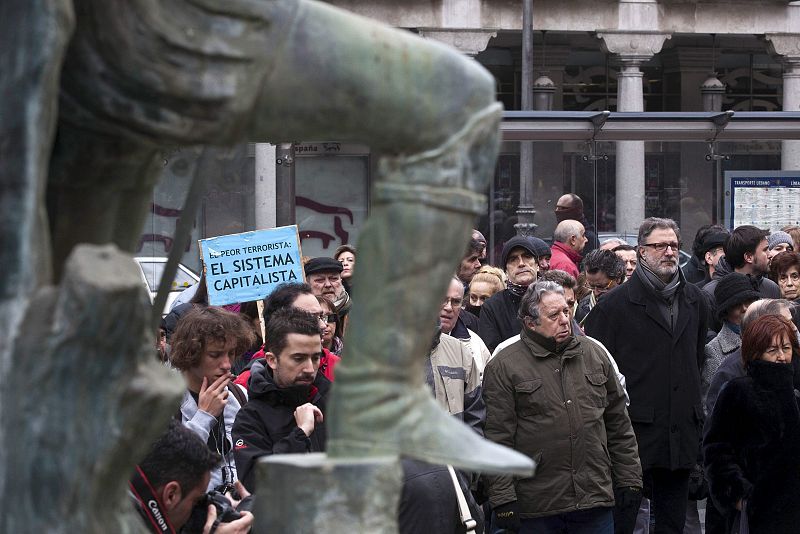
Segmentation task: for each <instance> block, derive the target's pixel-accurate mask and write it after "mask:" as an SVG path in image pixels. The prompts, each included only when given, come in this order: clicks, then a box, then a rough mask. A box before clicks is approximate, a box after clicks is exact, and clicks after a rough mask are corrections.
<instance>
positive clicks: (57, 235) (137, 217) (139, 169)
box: [47, 121, 160, 280]
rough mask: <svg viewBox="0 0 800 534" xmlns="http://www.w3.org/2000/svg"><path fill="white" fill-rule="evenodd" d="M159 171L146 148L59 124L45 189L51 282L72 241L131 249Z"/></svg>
mask: <svg viewBox="0 0 800 534" xmlns="http://www.w3.org/2000/svg"><path fill="white" fill-rule="evenodd" d="M159 168H160V159H159V158H158V151H157V150H156V149H154V148H153V147H151V146H143V145H140V144H137V143H136V142H134V141H132V140H130V139H124V138H122V137H119V136H111V135H108V134H97V133H94V132H92V131H90V130H86V129H83V128H75V127H73V126H71V125H70V124H68V123H65V122H63V121H62V122H61V123H60V124H59V128H58V134H57V137H56V142H55V146H54V150H53V155H52V157H51V161H50V178H49V182H48V186H47V204H48V215H49V218H50V234H51V236H52V248H53V270H54V273H55V276H56V280H59V279H60V278H61V273H62V270H63V267H64V262H65V261H66V259H67V256H68V255H69V253H70V252H71V251H72V249H73V247H74V246H75V245H76V244H78V243H93V244H103V243H114V244H115V245H117V246H118V247H119V248H120V249H121V250H124V251H127V252H133V251H134V250H135V247H136V245H137V243H138V242H139V237H140V235H141V231H142V227H143V225H144V220H145V218H146V217H147V207H148V206H149V204H150V202H152V198H153V197H152V193H153V187H154V186H155V183H156V180H157V178H158V177H159Z"/></svg>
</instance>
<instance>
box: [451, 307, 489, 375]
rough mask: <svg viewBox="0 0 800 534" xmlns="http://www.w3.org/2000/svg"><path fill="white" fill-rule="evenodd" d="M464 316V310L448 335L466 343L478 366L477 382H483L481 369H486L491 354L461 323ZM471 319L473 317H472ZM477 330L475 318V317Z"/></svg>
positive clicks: (471, 330) (476, 335)
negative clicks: (478, 376)
mask: <svg viewBox="0 0 800 534" xmlns="http://www.w3.org/2000/svg"><path fill="white" fill-rule="evenodd" d="M466 313H467V314H468V315H472V314H471V313H469V312H466ZM464 314H465V311H464V310H461V313H459V316H458V321H456V325H455V327H453V330H452V331H451V332H450V335H451V336H452V337H454V338H456V339H458V340H459V341H461V342H463V343H466V344H467V346H468V347H469V350H470V352H471V353H472V357H473V358H475V363H476V364H477V366H478V374H479V375H480V380H479V382H483V369H484V368H485V367H486V363H487V362H488V361H489V358H491V357H492V353H491V352H489V349H488V348H487V347H486V344H485V343H484V342H483V340H482V339H481V336H479V335H478V334H477V333H475V331H474V330H473V329H472V328H469V327H468V326H467V325H466V324H465V323H464V322H462V321H461V316H462V315H464ZM472 317H475V316H474V315H472ZM475 319H476V321H475V323H476V325H475V328H477V319H478V318H477V317H475Z"/></svg>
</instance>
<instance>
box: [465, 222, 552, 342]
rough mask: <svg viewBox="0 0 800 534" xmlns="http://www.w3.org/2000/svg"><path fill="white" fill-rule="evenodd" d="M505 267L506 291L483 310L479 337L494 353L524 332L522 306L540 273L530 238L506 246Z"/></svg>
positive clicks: (509, 242)
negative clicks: (521, 302)
mask: <svg viewBox="0 0 800 534" xmlns="http://www.w3.org/2000/svg"><path fill="white" fill-rule="evenodd" d="M502 262H503V263H502V265H503V267H505V270H506V275H507V276H508V281H507V282H506V289H505V290H503V291H500V292H499V293H495V294H494V295H492V297H491V298H489V299H488V300H487V301H486V302H484V303H483V307H482V308H481V315H480V321H479V323H478V335H480V337H481V339H483V342H484V343H486V346H487V347H488V348H489V351H490V352H492V351H494V349H495V348H496V347H497V345H499V344H500V343H502V342H503V341H505V340H506V339H508V338H510V337H512V336H516V335H517V334H519V332H520V330H521V329H522V322H521V321H520V320H519V318H518V317H517V312H518V310H519V303H520V301H521V300H522V296H523V295H524V294H525V290H526V289H528V286H529V285H531V284H535V283H536V279H537V277H538V273H539V265H538V262H537V256H536V250H535V248H534V244H533V242H532V241H531V240H530V239H528V238H527V237H522V236H516V237H512V238H511V239H509V240H508V241H506V244H505V245H504V246H503V254H502Z"/></svg>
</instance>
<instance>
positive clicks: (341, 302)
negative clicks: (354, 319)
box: [303, 257, 353, 325]
mask: <svg viewBox="0 0 800 534" xmlns="http://www.w3.org/2000/svg"><path fill="white" fill-rule="evenodd" d="M303 269H304V271H305V273H306V280H307V281H308V284H309V285H310V286H311V289H312V290H313V291H314V294H315V295H322V296H323V297H328V298H329V299H331V300H332V301H333V305H334V306H336V313H338V314H339V318H340V319H341V320H342V321H343V322H344V324H345V325H346V324H347V319H346V316H347V314H348V312H349V311H350V308H351V307H352V305H353V303H352V300H351V299H350V294H349V293H348V292H347V290H346V289H345V288H344V284H343V283H342V269H344V267H342V264H341V263H340V262H339V261H338V260H335V259H333V258H325V257H319V258H311V259H310V260H308V261H307V262H306V264H305V266H304V267H303Z"/></svg>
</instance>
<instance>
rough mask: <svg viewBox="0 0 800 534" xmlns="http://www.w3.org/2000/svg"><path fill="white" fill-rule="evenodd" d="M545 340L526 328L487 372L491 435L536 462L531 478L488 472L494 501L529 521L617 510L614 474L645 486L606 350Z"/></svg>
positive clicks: (620, 481)
mask: <svg viewBox="0 0 800 534" xmlns="http://www.w3.org/2000/svg"><path fill="white" fill-rule="evenodd" d="M545 344H546V343H543V341H542V340H541V338H537V337H534V335H532V334H531V333H530V332H529V331H528V330H523V332H522V334H521V337H520V340H519V341H517V342H516V343H513V344H511V345H509V346H507V347H506V348H504V349H503V350H501V351H500V352H499V353H498V354H497V355H496V356H495V357H493V358H492V359H491V360H489V364H488V365H487V366H486V370H485V373H484V400H485V401H486V408H487V415H486V430H485V436H486V438H487V439H490V440H492V441H494V442H496V443H500V444H502V445H505V446H507V447H511V448H513V449H515V450H517V451H519V452H521V453H523V454H525V455H527V456H529V457H531V458H533V459H534V460H535V461H536V462H537V464H538V465H537V468H536V475H535V476H533V477H529V478H522V479H517V480H514V479H513V478H512V477H510V476H497V477H488V478H489V500H490V502H491V504H492V506H494V507H497V506H500V505H503V504H505V503H508V502H511V501H517V505H518V506H519V510H520V517H521V518H523V519H525V518H533V517H541V516H547V515H554V514H560V513H566V512H572V511H576V510H581V509H588V508H596V507H611V506H613V505H614V493H613V488H612V479H613V483H614V484H615V485H616V486H618V487H624V486H635V487H642V471H641V466H640V464H639V457H638V455H637V452H636V439H635V437H634V434H633V429H632V428H631V422H630V419H629V418H628V414H627V412H626V411H625V396H624V394H623V392H622V386H621V385H620V383H619V381H618V380H617V377H616V374H615V372H614V368H613V367H612V365H611V362H610V361H609V359H608V358H607V357H606V355H605V352H604V351H603V350H602V349H601V348H600V347H599V346H598V345H597V344H596V343H593V342H592V341H590V340H588V339H586V338H582V337H571V338H569V339H568V341H567V342H565V343H564V344H563V345H562V346H561V347H554V346H550V347H549V348H546V347H545ZM550 344H551V345H553V343H552V340H550Z"/></svg>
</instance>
